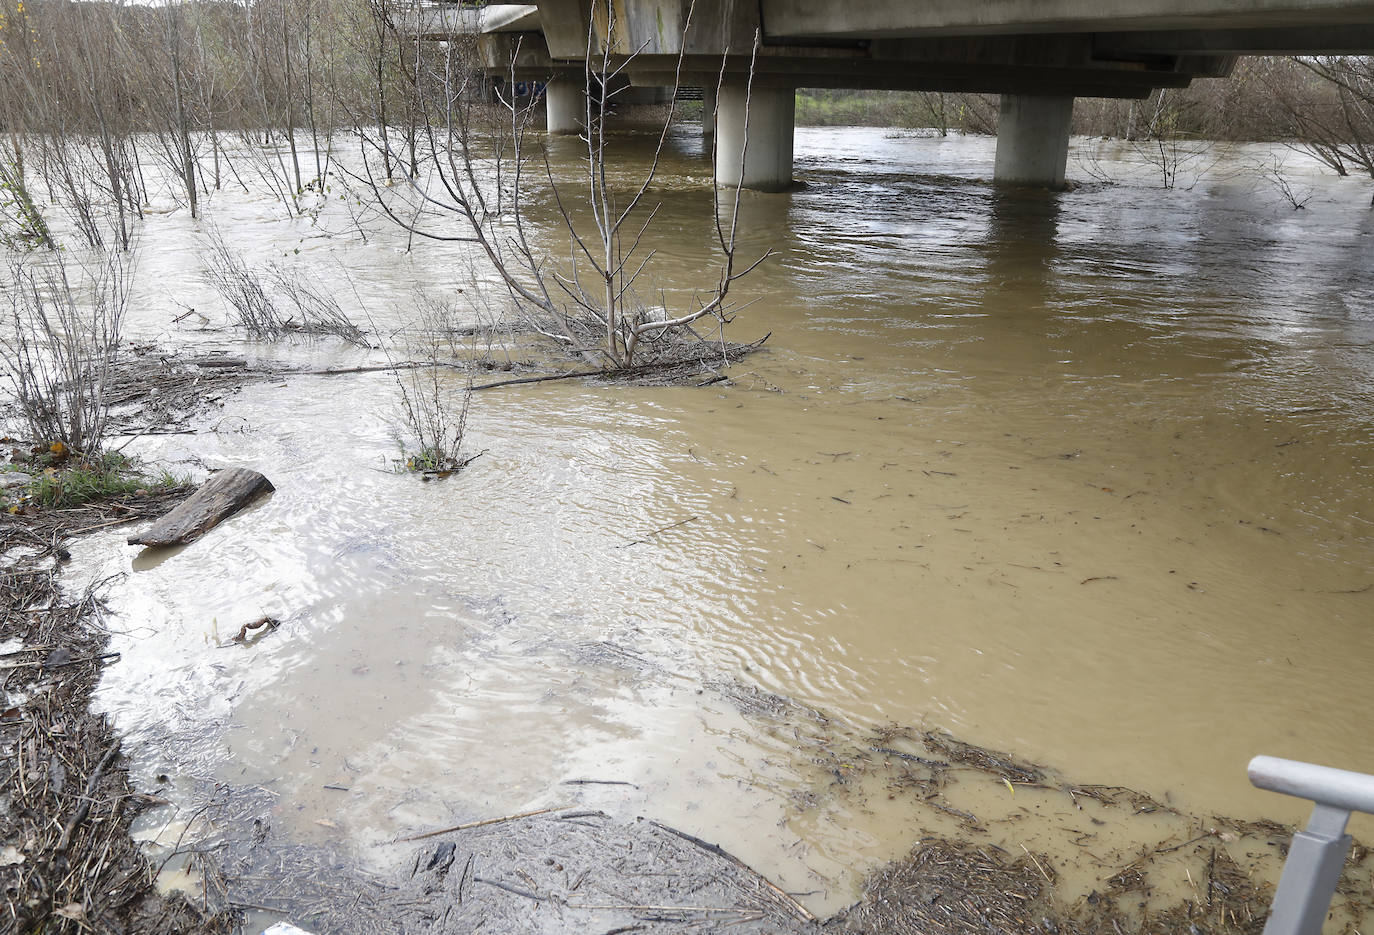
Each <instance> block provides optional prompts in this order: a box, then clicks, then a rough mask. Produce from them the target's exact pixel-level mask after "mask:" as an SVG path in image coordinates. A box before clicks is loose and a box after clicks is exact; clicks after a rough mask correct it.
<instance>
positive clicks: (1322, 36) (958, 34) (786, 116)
mask: <svg viewBox="0 0 1374 935" xmlns="http://www.w3.org/2000/svg"><path fill="white" fill-rule="evenodd" d="M609 6H610V9H612V10H613V11H614V15H613V16H612V17H607V15H606V13H605V11H606V9H607V3H606V0H539V2H538V3H536V4H503V5H487V6H484V7H465V6H458V5H451V6H449V7H447V8H441V9H439V10H438V11H436V12H435V13H434V15H433V18H432V19H431V21H430V23H429V24H428V25H427V26H425V27H422V31H423V32H426V33H427V34H429V35H431V36H433V37H435V38H443V37H445V36H452V35H454V34H455V33H465V34H469V35H472V34H476V35H478V36H479V48H480V49H481V51H482V54H483V56H484V61H485V64H486V66H487V68H488V70H489V71H491V72H492V73H493V74H498V75H509V74H511V73H512V70H513V71H514V74H515V75H516V76H517V77H519V78H521V79H522V80H536V81H549V82H550V89H551V93H550V94H549V95H548V98H547V99H548V101H549V105H548V106H549V129H550V132H570V131H575V130H576V125H575V124H573V123H570V122H569V120H568V119H567V115H570V114H574V113H576V112H580V111H581V108H580V106H579V105H578V104H577V101H576V98H575V97H571V96H570V95H576V93H577V90H576V89H577V88H580V87H581V86H582V84H583V80H584V64H583V63H584V61H585V60H586V57H587V55H588V51H589V47H590V51H592V52H595V53H598V55H599V54H600V53H602V52H608V53H609V54H610V55H611V57H612V61H613V63H614V66H615V67H620V66H623V67H624V74H626V75H628V77H629V80H630V81H631V82H632V83H634V84H637V85H645V86H660V87H672V86H674V85H690V86H699V87H703V88H708V89H712V90H714V89H717V88H718V89H719V95H718V99H717V107H716V108H715V109H714V115H715V121H714V123H715V126H714V128H713V129H714V130H715V137H716V165H717V175H718V180H719V181H720V182H721V183H722V184H725V185H742V186H744V187H747V188H755V189H760V190H780V189H783V188H786V187H788V186H789V185H790V184H791V179H792V129H793V94H794V92H795V90H796V89H797V88H799V87H808V88H866V89H890V90H911V91H972V92H979V93H992V94H999V95H1001V96H1002V106H1001V124H1000V127H1001V129H1000V130H999V134H998V146H997V161H996V170H995V175H996V178H997V179H998V180H999V181H1004V182H1012V183H1018V184H1033V185H1049V186H1058V185H1062V184H1063V181H1064V165H1065V156H1066V154H1067V151H1068V135H1069V120H1068V116H1069V114H1070V113H1071V111H1072V104H1073V99H1074V98H1075V97H1116V98H1143V97H1145V96H1147V95H1148V94H1149V93H1150V92H1151V91H1153V90H1154V89H1156V88H1181V87H1186V86H1187V85H1188V84H1189V83H1190V82H1191V81H1192V80H1193V79H1194V78H1197V77H1224V76H1226V75H1227V74H1229V72H1230V69H1231V66H1232V64H1233V63H1234V61H1235V57H1236V56H1237V55H1243V54H1317V53H1357V52H1365V51H1370V50H1374V2H1350V0H1135V2H1127V0H921V2H912V0H845V2H842V3H836V2H834V0H695V3H693V2H692V0H611V3H610V5H609ZM751 71H752V80H751ZM746 90H747V92H748V93H747V97H748V107H747V112H748V128H747V134H746V126H745V113H746V108H745V106H744V102H745V99H746ZM746 136H747V140H748V145H747V147H746V146H745V140H746Z"/></svg>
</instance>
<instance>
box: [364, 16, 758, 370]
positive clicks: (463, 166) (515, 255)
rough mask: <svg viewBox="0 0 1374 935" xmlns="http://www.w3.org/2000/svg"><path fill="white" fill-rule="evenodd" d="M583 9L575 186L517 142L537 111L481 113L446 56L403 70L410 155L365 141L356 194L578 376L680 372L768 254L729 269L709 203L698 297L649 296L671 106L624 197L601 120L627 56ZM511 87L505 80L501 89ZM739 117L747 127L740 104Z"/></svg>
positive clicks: (478, 80)
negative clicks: (555, 248) (561, 356)
mask: <svg viewBox="0 0 1374 935" xmlns="http://www.w3.org/2000/svg"><path fill="white" fill-rule="evenodd" d="M594 6H595V11H594V12H595V15H593V16H592V17H590V18H589V20H590V23H591V25H590V26H589V30H588V34H587V46H586V55H585V60H584V73H583V75H582V76H581V81H580V82H579V83H580V84H581V85H582V88H581V90H582V92H583V93H582V100H583V101H584V104H585V106H584V109H583V113H582V116H581V121H580V122H581V124H582V127H583V131H582V133H581V141H582V144H583V146H584V147H585V148H584V151H583V153H582V156H581V158H580V160H579V161H580V162H581V164H582V173H581V174H582V177H581V179H579V180H576V181H573V180H568V179H562V178H559V177H557V176H556V173H555V170H554V168H553V164H552V162H551V161H550V159H549V158H548V153H547V151H546V150H545V149H544V144H543V143H542V137H541V138H539V139H538V140H536V139H535V138H532V137H531V135H530V134H529V133H528V132H527V131H528V130H529V128H530V125H531V123H532V121H533V119H534V114H535V108H537V106H538V105H537V102H535V101H532V100H530V99H528V98H524V99H520V98H514V97H509V96H500V95H498V96H497V98H496V100H495V102H494V103H493V102H492V100H491V91H492V88H491V86H490V83H489V82H488V81H487V79H486V77H485V76H484V74H483V71H482V69H481V67H480V63H479V62H478V61H477V56H476V55H475V54H474V50H473V49H471V48H466V47H464V45H463V44H462V43H458V42H453V43H449V44H447V46H446V47H445V49H444V52H443V54H442V55H440V56H434V57H430V58H425V57H423V56H420V57H417V58H416V59H414V60H413V62H414V70H413V71H411V72H410V74H411V75H412V76H413V84H412V86H411V89H410V90H411V92H412V93H411V98H412V100H413V101H414V106H415V107H416V108H417V110H418V111H419V113H420V116H421V122H420V123H419V128H420V129H419V132H417V133H416V134H415V135H414V136H413V137H409V138H408V139H407V140H406V145H407V147H408V149H407V150H406V151H403V152H398V151H397V149H396V146H397V141H393V140H392V139H391V137H390V136H389V135H388V133H387V132H385V130H381V131H379V132H376V133H364V134H363V137H362V141H363V153H362V165H363V167H364V171H365V172H366V173H367V175H366V177H365V178H364V179H363V181H365V182H366V183H367V184H368V185H369V186H370V188H371V191H372V192H373V194H374V196H375V197H376V199H377V201H378V203H379V204H380V206H381V207H382V210H383V211H384V212H385V213H386V214H387V215H388V216H389V217H390V218H391V219H392V220H393V221H395V222H396V223H398V224H400V225H402V226H404V227H405V228H406V229H407V230H409V231H410V232H411V233H412V234H413V235H415V236H420V237H425V238H431V239H435V240H445V241H454V242H462V243H468V244H471V245H472V247H473V249H474V251H475V253H476V254H477V256H478V257H480V259H481V260H482V261H483V263H484V265H485V267H486V269H488V270H489V271H491V273H492V274H494V277H495V281H496V282H497V283H498V287H499V288H500V289H502V290H503V291H504V292H505V294H506V295H507V297H508V298H509V299H510V302H511V305H512V307H513V308H514V309H515V311H516V312H517V314H518V316H519V317H520V320H521V322H522V324H523V326H524V327H525V328H526V329H527V330H529V331H532V332H536V333H538V334H540V335H542V336H543V337H545V338H546V339H549V340H551V341H553V342H554V343H556V344H557V345H559V346H561V347H563V348H564V349H565V350H566V351H567V352H569V353H570V354H572V355H573V356H575V357H579V358H581V359H582V360H583V361H584V362H585V363H587V364H589V365H592V366H595V367H598V368H603V369H607V370H624V369H626V368H631V367H635V366H637V365H639V364H640V363H641V362H643V361H645V360H646V359H647V360H655V361H664V360H667V359H680V358H675V357H674V356H673V355H674V354H675V353H676V352H678V351H681V349H682V348H683V345H684V342H686V343H689V344H691V345H694V348H695V350H700V349H701V348H702V347H703V346H706V345H708V344H709V342H708V341H706V340H704V339H703V336H702V335H701V334H699V333H698V332H697V331H696V329H695V327H694V326H697V325H698V324H699V323H700V324H709V325H714V326H717V327H720V326H723V325H725V324H726V323H727V322H728V321H729V320H730V318H731V316H732V315H733V313H734V311H735V310H736V308H737V306H736V304H735V302H734V299H733V296H732V295H731V287H732V286H733V285H734V283H736V282H737V281H738V280H739V279H740V278H741V277H743V276H745V275H747V274H748V273H749V272H750V271H751V270H753V269H754V267H756V266H757V265H758V263H759V262H761V261H762V260H763V259H764V258H765V257H766V256H767V253H766V252H765V253H764V256H761V257H757V258H754V259H753V260H752V261H750V262H747V263H739V262H737V260H736V216H737V213H738V207H739V202H738V198H739V194H738V190H736V191H735V193H734V195H733V197H719V198H716V199H713V200H712V204H713V205H714V206H715V207H714V216H713V217H712V219H711V222H712V227H713V232H714V237H715V241H716V246H717V249H718V258H717V260H716V261H714V263H713V266H712V268H710V269H709V270H705V271H703V275H702V277H701V279H700V280H699V281H700V283H701V285H700V287H699V288H697V289H696V290H694V291H692V292H690V293H689V294H686V295H681V296H675V297H669V296H668V295H667V294H665V292H664V291H663V290H661V288H660V286H659V284H658V281H657V280H656V279H655V276H654V274H653V271H652V266H653V264H654V259H655V252H654V250H653V249H652V248H651V247H649V246H648V243H649V241H650V240H651V239H652V238H649V237H646V234H647V233H648V231H649V228H650V227H651V225H652V223H653V220H654V217H655V215H656V213H657V211H658V206H657V205H656V204H655V203H654V202H653V194H652V193H653V188H654V185H653V183H654V179H655V178H656V175H657V172H658V167H659V158H660V156H661V154H662V152H663V148H664V146H665V144H666V142H667V138H668V131H669V128H670V127H671V124H672V121H673V118H674V107H675V105H670V106H669V112H668V114H667V115H666V117H665V119H664V121H663V124H662V132H661V134H660V136H659V139H658V144H657V147H656V148H655V150H654V153H653V156H652V158H651V159H650V162H649V165H648V167H647V169H646V170H645V171H644V173H643V175H642V176H641V177H640V178H639V179H638V180H637V181H636V182H634V183H631V184H627V183H625V182H624V181H619V180H617V178H616V177H614V176H613V174H612V173H610V172H608V171H607V170H608V167H609V166H612V165H614V163H615V156H614V154H613V147H614V141H613V138H612V135H611V134H610V133H609V131H608V119H609V117H610V114H611V112H612V110H613V108H614V103H615V98H616V96H617V95H618V94H619V93H621V91H622V90H623V89H624V88H625V87H627V83H626V81H625V78H624V72H625V70H626V68H627V67H628V65H629V61H630V60H632V59H633V57H634V56H633V55H630V56H628V58H627V57H626V56H624V55H623V54H622V55H615V54H613V53H612V51H611V50H612V49H613V48H615V47H617V45H618V44H619V45H622V46H623V45H624V43H623V42H618V39H617V31H618V30H620V29H621V28H622V27H621V25H620V22H619V19H618V12H617V9H616V5H615V3H614V2H612V0H594ZM690 22H691V10H690V9H689V11H688V16H687V24H688V26H690ZM686 28H687V27H684V30H685V29H686ZM756 51H757V40H756V45H755V53H756ZM402 67H403V68H405V67H406V65H405V63H404V62H403V63H402ZM680 67H681V62H680V61H679V68H680ZM751 77H752V69H751ZM560 80H570V79H567V78H564V79H560ZM515 84H516V82H515V75H514V74H512V75H511V76H510V81H508V82H507V83H506V85H505V87H506V88H507V89H509V88H512V87H514V86H515ZM676 90H677V89H676V87H675V88H674V93H673V94H672V95H670V100H672V101H675V100H676V96H677V95H676ZM745 110H746V123H747V113H748V106H747V104H746V108H745ZM747 145H748V141H747V134H746V140H745V146H746V147H747ZM393 169H395V170H397V171H398V172H399V175H400V178H401V180H402V181H403V184H401V185H396V186H390V185H387V184H385V183H384V181H383V179H382V178H381V173H384V172H385V173H389V172H391V171H392V170H393ZM388 181H389V180H388ZM535 201H541V202H542V210H543V212H544V217H545V220H543V222H542V226H546V227H547V226H548V225H549V223H550V222H551V223H552V225H553V226H554V227H555V228H561V229H562V234H563V235H565V238H566V239H565V243H566V253H565V255H564V256H563V257H561V258H558V257H556V256H550V255H549V254H548V253H547V252H546V251H545V248H543V247H541V246H539V243H541V242H543V240H544V238H543V237H536V236H535V235H534V234H533V233H532V231H531V228H532V227H533V226H534V222H533V221H532V215H536V214H538V212H532V211H531V203H532V202H535ZM541 233H546V232H541ZM721 346H722V348H724V345H723V342H722V344H721ZM722 353H724V354H726V355H728V353H729V350H728V348H724V350H723V351H722Z"/></svg>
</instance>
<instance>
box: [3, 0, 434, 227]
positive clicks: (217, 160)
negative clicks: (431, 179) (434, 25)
mask: <svg viewBox="0 0 1374 935" xmlns="http://www.w3.org/2000/svg"><path fill="white" fill-rule="evenodd" d="M408 9H413V8H412V7H410V6H409V5H407V6H402V5H400V4H398V3H395V2H394V0H246V2H227V0H182V2H162V3H154V4H124V3H108V2H72V0H0V141H3V144H4V145H3V147H0V214H3V218H0V220H4V221H8V222H9V224H8V226H7V230H8V231H10V234H9V239H10V240H14V239H15V237H16V235H15V233H14V232H15V231H18V232H19V233H18V237H19V238H20V239H26V240H29V241H30V242H38V243H43V242H48V243H50V242H51V237H50V235H49V234H48V233H47V231H46V227H45V225H44V224H43V223H42V221H41V218H40V217H39V216H38V214H37V208H36V207H35V205H34V201H33V195H32V192H31V189H30V186H31V185H32V183H33V180H34V179H36V178H41V180H42V182H43V185H44V188H45V189H46V191H47V193H48V198H49V200H50V202H52V203H54V204H55V205H56V206H57V207H59V208H60V209H62V210H64V211H65V212H66V213H67V214H68V215H69V216H70V217H71V218H72V219H73V222H74V225H75V227H76V228H77V229H78V230H79V231H80V233H81V235H82V236H83V237H84V238H85V239H86V240H87V241H88V242H89V243H90V244H92V245H103V244H112V245H117V246H127V244H128V242H129V237H130V230H131V221H132V219H133V218H134V217H136V216H139V215H140V214H141V213H142V210H143V207H144V206H145V205H146V204H147V202H148V194H149V189H150V185H152V184H153V181H152V180H150V179H149V178H148V173H149V172H150V171H154V172H156V171H158V170H161V172H162V174H163V176H164V178H166V179H170V180H172V183H171V185H170V186H169V187H171V188H172V189H173V190H174V193H175V194H176V196H177V197H178V199H179V200H180V201H182V202H183V203H184V204H185V205H187V206H188V207H189V208H190V210H191V211H192V213H193V214H195V213H197V212H198V205H199V202H200V200H201V199H202V198H203V197H204V196H205V195H206V194H208V193H210V192H213V191H216V190H218V189H220V188H222V187H224V186H226V185H239V186H242V187H245V188H248V187H260V186H262V185H264V184H265V185H266V186H267V187H269V188H270V189H272V190H273V191H274V192H275V193H276V194H278V195H279V196H280V197H281V198H282V199H283V201H285V202H286V203H288V204H295V203H296V200H297V199H299V198H300V196H301V195H302V194H304V193H306V192H309V191H310V190H312V189H318V188H320V187H322V186H323V185H324V180H325V178H326V175H327V172H328V169H329V167H330V162H331V160H332V158H333V149H332V146H333V145H334V144H333V142H332V140H333V137H334V134H335V133H336V132H337V131H338V130H339V129H340V128H343V127H351V126H356V125H358V124H359V123H360V122H363V123H367V124H370V125H375V124H376V123H377V122H378V120H381V121H382V122H384V123H387V124H394V125H396V126H398V127H400V128H402V131H403V132H405V133H408V135H409V136H410V137H411V139H412V140H413V138H414V135H415V132H416V127H417V126H419V125H422V124H423V117H422V115H421V114H419V113H418V112H417V111H416V108H415V106H414V103H415V101H416V99H417V95H416V94H415V90H414V85H415V82H416V81H417V80H418V79H419V76H420V73H421V70H420V69H417V68H416V67H415V63H416V60H417V57H418V56H422V55H425V54H432V48H430V46H432V44H429V43H423V44H422V43H417V42H416V40H415V39H414V38H413V30H412V31H407V30H406V29H405V28H404V26H405V24H404V22H403V17H404V16H405V15H406V11H407V10H408ZM231 153H232V156H231Z"/></svg>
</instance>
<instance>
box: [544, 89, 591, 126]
mask: <svg viewBox="0 0 1374 935" xmlns="http://www.w3.org/2000/svg"><path fill="white" fill-rule="evenodd" d="M585 94H586V89H585V88H584V87H583V86H582V84H581V83H580V82H577V81H574V80H573V79H571V78H565V77H555V78H551V79H550V80H549V83H548V84H546V85H545V86H544V112H545V115H546V117H547V123H546V124H545V126H546V127H547V129H548V132H549V134H550V135H551V136H566V135H569V134H572V133H580V132H581V131H582V123H583V121H584V120H585V119H586V114H587V111H586V98H585Z"/></svg>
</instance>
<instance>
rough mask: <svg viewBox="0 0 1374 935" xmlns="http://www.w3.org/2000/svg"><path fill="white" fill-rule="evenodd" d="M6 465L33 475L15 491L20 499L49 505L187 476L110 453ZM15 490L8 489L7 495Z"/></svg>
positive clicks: (167, 484) (174, 482)
mask: <svg viewBox="0 0 1374 935" xmlns="http://www.w3.org/2000/svg"><path fill="white" fill-rule="evenodd" d="M6 469H7V470H17V471H23V472H24V473H26V474H32V475H34V479H33V482H32V483H30V484H28V485H27V486H26V487H23V488H19V490H18V491H17V492H18V494H19V501H20V502H28V503H33V504H37V505H38V506H40V507H46V508H48V509H63V508H67V507H73V506H79V505H80V504H83V503H90V502H91V501H93V500H107V499H110V498H114V497H127V496H131V495H133V494H137V493H138V492H139V491H152V490H168V489H171V488H174V487H180V486H182V485H184V484H186V483H188V480H187V479H186V478H184V477H178V476H177V475H175V474H172V473H171V472H169V471H157V472H153V473H145V472H144V471H143V470H142V469H141V468H140V467H139V466H138V465H137V464H136V463H135V462H133V461H131V460H130V459H128V458H126V457H124V456H123V455H119V454H113V453H112V454H105V455H101V456H100V457H99V458H97V459H95V460H94V461H77V460H75V459H72V460H71V461H70V462H55V463H50V464H47V465H42V464H41V463H40V464H37V465H9V466H6ZM15 492H16V491H15V490H13V489H11V491H10V495H11V496H13V495H14V494H15Z"/></svg>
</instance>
